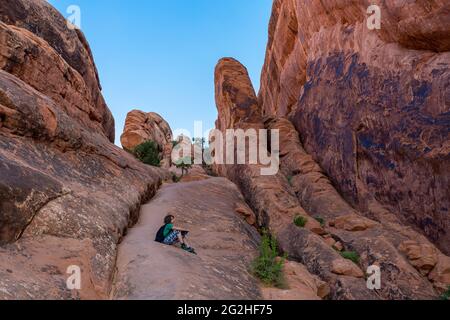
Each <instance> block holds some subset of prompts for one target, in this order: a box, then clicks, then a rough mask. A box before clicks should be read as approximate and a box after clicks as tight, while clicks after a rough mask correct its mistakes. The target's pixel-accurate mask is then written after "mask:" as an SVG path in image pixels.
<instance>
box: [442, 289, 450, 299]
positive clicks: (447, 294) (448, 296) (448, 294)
mask: <svg viewBox="0 0 450 320" xmlns="http://www.w3.org/2000/svg"><path fill="white" fill-rule="evenodd" d="M439 298H440V299H441V300H450V286H449V287H448V289H447V291H445V292H444V293H443V294H441V296H440V297H439Z"/></svg>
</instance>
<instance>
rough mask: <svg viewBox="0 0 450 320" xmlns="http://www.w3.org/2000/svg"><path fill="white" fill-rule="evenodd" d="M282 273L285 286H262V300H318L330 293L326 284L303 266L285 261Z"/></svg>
mask: <svg viewBox="0 0 450 320" xmlns="http://www.w3.org/2000/svg"><path fill="white" fill-rule="evenodd" d="M283 273H284V277H285V282H286V286H287V288H285V289H278V288H268V287H263V288H262V295H263V298H264V300H320V299H324V298H326V297H327V296H328V295H329V294H330V287H329V286H328V284H327V283H326V282H324V281H322V280H320V279H319V278H318V277H317V276H314V275H312V274H310V273H309V272H308V270H307V269H306V267H305V266H303V265H302V264H300V263H297V262H294V261H286V262H285V264H284V266H283Z"/></svg>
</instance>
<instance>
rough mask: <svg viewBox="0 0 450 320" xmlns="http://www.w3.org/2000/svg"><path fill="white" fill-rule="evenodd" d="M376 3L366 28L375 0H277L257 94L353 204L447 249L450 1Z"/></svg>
mask: <svg viewBox="0 0 450 320" xmlns="http://www.w3.org/2000/svg"><path fill="white" fill-rule="evenodd" d="M379 3H380V6H381V12H382V27H381V30H379V31H378V30H373V31H371V30H369V29H368V28H367V26H366V18H367V17H368V15H367V14H366V9H367V8H368V6H369V5H370V4H372V2H371V1H365V0H361V1H353V0H343V1H307V0H276V1H275V2H274V6H273V13H272V18H271V22H270V27H269V43H268V46H267V54H266V62H265V65H264V67H263V72H262V77H261V89H260V92H259V96H258V100H259V103H260V105H261V108H262V110H263V114H265V115H270V116H286V117H289V118H290V119H291V120H292V122H293V123H294V125H295V127H296V128H297V130H298V131H299V133H300V136H301V142H302V143H303V145H304V148H305V150H306V152H307V153H308V154H309V155H310V156H311V159H314V160H316V162H317V163H318V164H319V165H320V167H321V170H323V173H325V175H326V176H328V177H329V178H330V180H331V182H332V184H333V185H334V186H336V187H337V189H338V191H339V193H340V194H342V196H343V197H344V198H345V200H347V201H348V202H349V203H350V204H351V206H353V207H355V208H357V209H358V210H359V211H361V212H362V213H365V214H367V215H368V217H377V220H384V219H386V218H389V219H391V220H392V216H393V215H395V219H394V220H397V221H400V223H402V224H404V225H414V226H416V227H418V228H420V229H421V230H422V231H423V233H424V234H425V235H426V236H427V237H428V238H429V239H430V240H431V241H433V242H434V243H436V244H437V245H438V246H439V248H440V249H441V250H442V251H444V252H445V253H447V254H449V253H450V232H449V228H450V220H449V217H450V215H449V210H450V184H449V181H450V176H449V174H450V170H449V168H450V157H449V155H450V135H449V132H448V127H449V126H450V118H449V111H450V103H449V90H450V89H449V88H450V86H449V79H450V71H449V70H450V69H449V61H450V53H449V50H450V18H449V12H450V2H448V1H438V0H432V1H406V0H401V1H385V2H379ZM305 160H306V159H305ZM317 178H319V177H318V176H317ZM386 211H387V212H389V214H387V215H385V213H386ZM392 214H393V215H392ZM394 220H392V221H394Z"/></svg>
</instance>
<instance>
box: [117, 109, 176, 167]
mask: <svg viewBox="0 0 450 320" xmlns="http://www.w3.org/2000/svg"><path fill="white" fill-rule="evenodd" d="M172 140H173V139H172V130H171V129H170V126H169V124H168V123H167V121H165V120H164V119H163V118H162V117H161V116H160V115H159V114H157V113H154V112H148V113H146V112H142V111H139V110H133V111H131V112H129V113H128V115H127V118H126V120H125V128H124V129H123V134H122V136H121V137H120V142H121V143H122V147H123V148H124V149H125V150H129V151H132V150H133V149H134V148H136V147H137V146H138V145H140V144H142V143H144V142H147V141H153V142H155V143H156V145H157V146H158V148H159V149H160V158H161V166H162V167H163V168H166V169H167V168H170V166H171V165H172V163H171V155H172V146H173V144H172Z"/></svg>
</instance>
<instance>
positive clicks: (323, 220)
mask: <svg viewBox="0 0 450 320" xmlns="http://www.w3.org/2000/svg"><path fill="white" fill-rule="evenodd" d="M314 219H316V221H317V222H319V223H320V226H321V227H322V228H323V227H325V224H326V223H325V219H324V218H321V217H315V218H314Z"/></svg>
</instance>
